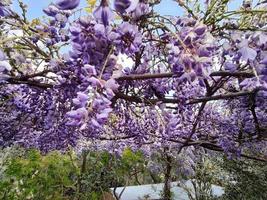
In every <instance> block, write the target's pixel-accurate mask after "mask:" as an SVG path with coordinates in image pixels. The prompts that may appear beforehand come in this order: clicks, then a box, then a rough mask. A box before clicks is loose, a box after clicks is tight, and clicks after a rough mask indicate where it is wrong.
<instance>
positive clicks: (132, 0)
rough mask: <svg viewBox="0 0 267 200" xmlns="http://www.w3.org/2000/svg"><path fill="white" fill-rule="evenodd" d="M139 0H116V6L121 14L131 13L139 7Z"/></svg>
mask: <svg viewBox="0 0 267 200" xmlns="http://www.w3.org/2000/svg"><path fill="white" fill-rule="evenodd" d="M138 3H139V0H115V1H114V7H115V9H116V11H117V12H118V13H120V14H124V13H129V12H131V11H133V10H135V8H136V7H137V5H138Z"/></svg>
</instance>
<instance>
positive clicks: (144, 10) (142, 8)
mask: <svg viewBox="0 0 267 200" xmlns="http://www.w3.org/2000/svg"><path fill="white" fill-rule="evenodd" d="M150 11H151V9H150V7H149V5H148V4H146V3H143V2H139V3H138V4H137V6H136V8H135V10H134V11H133V12H132V17H133V18H134V19H138V18H140V17H141V16H143V15H147V14H148V13H150Z"/></svg>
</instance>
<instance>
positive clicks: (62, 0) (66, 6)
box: [56, 0, 80, 10]
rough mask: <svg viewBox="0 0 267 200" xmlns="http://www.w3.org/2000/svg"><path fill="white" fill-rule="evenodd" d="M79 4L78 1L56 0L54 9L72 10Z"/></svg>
mask: <svg viewBox="0 0 267 200" xmlns="http://www.w3.org/2000/svg"><path fill="white" fill-rule="evenodd" d="M79 4H80V0H57V1H56V7H57V8H58V9H60V10H72V9H74V8H77V7H78V6H79Z"/></svg>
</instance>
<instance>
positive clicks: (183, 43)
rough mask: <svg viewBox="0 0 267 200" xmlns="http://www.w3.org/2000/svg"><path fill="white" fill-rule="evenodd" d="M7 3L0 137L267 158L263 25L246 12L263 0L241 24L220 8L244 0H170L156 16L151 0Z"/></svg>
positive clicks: (3, 7)
mask: <svg viewBox="0 0 267 200" xmlns="http://www.w3.org/2000/svg"><path fill="white" fill-rule="evenodd" d="M10 3H11V2H9V1H4V2H3V3H2V2H1V3H0V22H1V23H0V24H1V25H0V27H1V30H3V31H1V33H0V38H1V43H0V48H1V49H0V84H1V86H0V95H1V99H0V128H1V135H0V143H1V146H8V145H11V144H14V143H18V144H20V145H23V146H26V147H37V148H39V149H40V150H42V151H43V152H48V151H51V150H54V149H59V150H62V151H64V150H66V149H68V148H69V147H70V146H73V147H75V148H77V149H79V148H95V149H101V150H108V151H111V152H116V153H118V154H120V152H122V151H123V149H124V148H126V147H131V148H132V149H133V150H136V149H140V150H142V151H143V152H144V153H145V154H147V155H152V154H153V152H155V151H157V149H168V151H169V152H178V154H179V152H181V151H182V150H186V149H188V150H189V151H191V150H190V149H192V148H198V147H201V148H206V149H209V150H214V151H219V152H225V154H226V155H227V156H228V157H229V158H233V157H242V156H243V157H248V158H252V159H260V160H266V152H267V151H266V150H267V149H266V137H267V118H266V116H267V109H266V108H267V54H266V52H267V45H266V44H267V34H266V24H264V22H263V24H262V23H258V24H255V23H254V21H255V20H259V21H261V20H262V18H265V19H266V12H267V11H266V5H265V4H264V3H263V5H262V4H259V5H258V7H256V8H255V9H254V10H253V9H252V10H250V11H251V13H253V14H255V16H254V17H253V19H251V21H250V22H247V23H250V25H251V27H250V26H249V27H242V25H243V24H242V23H241V22H240V21H239V20H243V19H238V20H237V21H234V22H233V23H232V24H231V23H230V22H229V21H228V19H227V17H225V16H227V15H229V16H231V15H238V14H239V13H240V12H242V11H244V9H248V8H247V7H246V8H244V5H243V7H241V10H238V11H236V12H234V11H225V12H226V14H224V13H223V12H222V13H221V14H220V12H221V11H218V13H219V14H220V16H215V15H216V13H212V12H211V10H210V6H211V5H210V4H209V1H207V2H206V3H203V5H201V6H205V7H206V8H207V10H206V11H205V12H204V14H203V13H200V12H199V13H197V14H195V13H194V12H193V11H192V10H191V9H190V7H188V5H187V4H185V3H184V2H183V1H177V6H179V7H181V8H183V9H185V12H184V14H183V15H179V14H177V16H164V15H160V14H159V13H157V12H156V11H155V7H156V6H158V5H160V4H161V3H160V1H148V0H140V1H134V0H132V1H131V0H115V1H114V5H112V4H111V2H109V1H108V0H101V1H99V2H98V4H97V5H96V6H95V9H94V11H93V12H92V13H89V14H88V13H87V14H84V13H80V14H79V16H78V17H77V13H78V11H77V8H78V6H79V3H80V1H79V0H78V1H76V0H75V1H70V0H58V1H54V2H53V3H51V4H50V5H49V6H48V7H47V8H44V10H43V11H44V14H45V15H46V20H43V21H38V22H35V23H34V22H29V21H27V19H26V18H25V15H24V14H25V13H24V12H25V10H24V7H23V4H21V8H22V10H23V13H24V14H22V15H19V14H17V13H15V12H14V11H12V10H11V8H10ZM213 6H215V4H214V5H213ZM218 8H220V6H218ZM250 11H249V12H250ZM219 14H218V15H219ZM215 17H217V18H216V19H217V20H218V21H216V20H215ZM224 17H225V18H224ZM253 24H254V25H253ZM252 25H253V27H252ZM233 26H235V27H236V28H234V29H233ZM12 30H21V31H22V33H21V35H16V36H14V37H13V36H11V33H10V32H11V31H12ZM10 37H13V38H10ZM8 38H10V39H8ZM256 157H257V158H256Z"/></svg>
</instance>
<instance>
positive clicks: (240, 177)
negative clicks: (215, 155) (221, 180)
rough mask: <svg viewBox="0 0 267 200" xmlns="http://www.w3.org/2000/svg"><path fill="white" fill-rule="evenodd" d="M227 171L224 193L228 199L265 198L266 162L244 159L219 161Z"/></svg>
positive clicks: (224, 197)
mask: <svg viewBox="0 0 267 200" xmlns="http://www.w3.org/2000/svg"><path fill="white" fill-rule="evenodd" d="M220 165H221V167H222V168H223V169H224V170H225V171H226V172H227V174H228V175H229V176H228V180H227V181H225V183H226V184H225V195H224V196H223V199H225V200H226V199H227V200H228V199H229V200H243V199H249V200H264V199H266V198H267V191H266V187H267V167H266V164H264V163H260V162H256V161H246V160H224V161H223V162H221V163H220Z"/></svg>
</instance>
